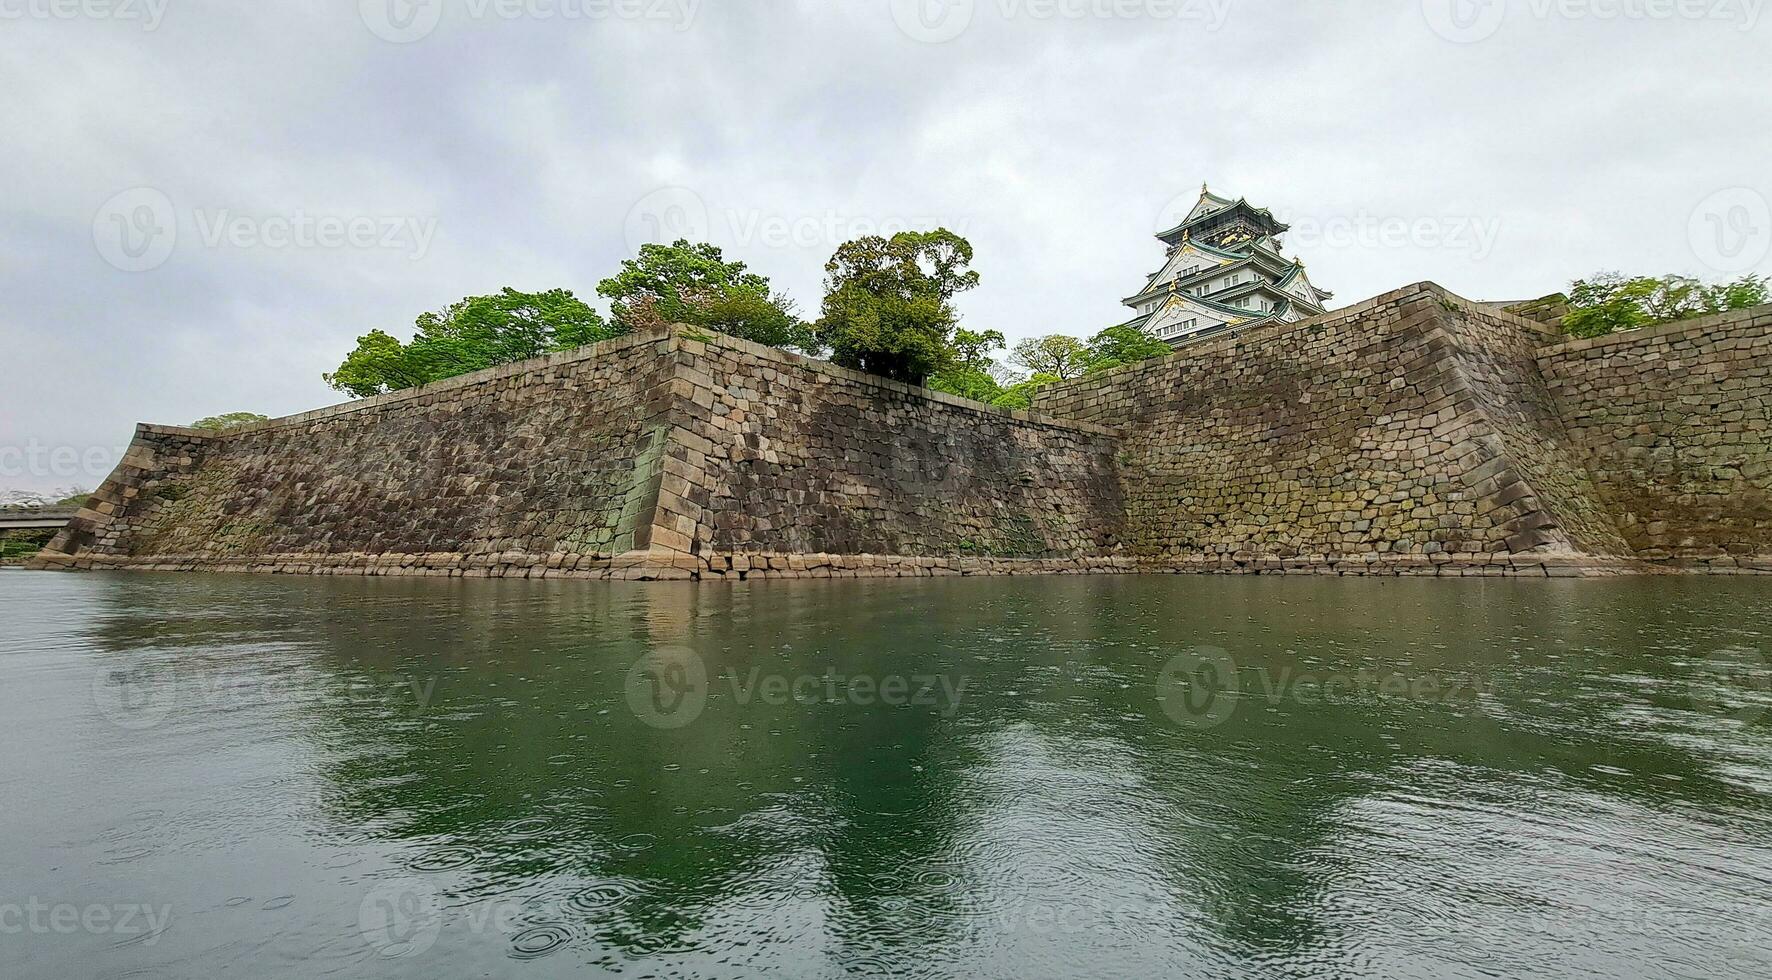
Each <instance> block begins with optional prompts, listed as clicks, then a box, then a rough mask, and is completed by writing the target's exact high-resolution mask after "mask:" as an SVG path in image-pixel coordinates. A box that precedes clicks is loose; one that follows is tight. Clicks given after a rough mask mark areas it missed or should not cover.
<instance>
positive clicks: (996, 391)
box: [927, 327, 1008, 402]
mask: <svg viewBox="0 0 1772 980" xmlns="http://www.w3.org/2000/svg"><path fill="white" fill-rule="evenodd" d="M1006 343H1008V341H1007V340H1006V339H1004V337H1003V333H1002V331H999V330H986V331H984V332H982V333H974V332H973V331H971V330H967V329H966V328H964V327H961V328H958V329H956V330H955V331H954V338H953V341H952V343H950V344H949V345H948V355H949V356H948V363H946V364H944V365H942V366H941V368H940V369H939V370H937V371H936V372H935V373H934V374H932V375H930V376H929V380H928V382H927V383H928V386H929V387H930V388H931V389H933V390H935V391H945V392H947V393H948V394H950V395H958V396H960V397H961V398H970V399H972V400H973V401H979V402H989V401H991V400H992V399H994V398H996V397H997V396H999V395H1001V394H1002V393H1003V385H1002V377H1001V376H1002V375H1003V374H1004V371H1003V368H1002V367H1001V366H1000V365H999V364H997V362H996V361H994V360H992V359H991V354H990V352H991V351H993V350H1002V349H1003V346H1004V344H1006Z"/></svg>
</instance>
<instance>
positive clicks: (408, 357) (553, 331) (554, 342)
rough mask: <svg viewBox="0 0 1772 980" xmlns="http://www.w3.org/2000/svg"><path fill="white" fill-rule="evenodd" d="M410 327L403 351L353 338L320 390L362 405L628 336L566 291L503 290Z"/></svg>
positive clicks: (370, 338) (375, 335)
mask: <svg viewBox="0 0 1772 980" xmlns="http://www.w3.org/2000/svg"><path fill="white" fill-rule="evenodd" d="M417 326H418V330H417V333H416V334H415V335H414V336H413V338H412V341H411V342H410V343H406V344H402V343H400V341H399V340H397V339H395V338H394V337H393V336H391V335H389V334H387V333H384V332H383V331H381V330H371V331H370V332H369V333H368V334H366V335H364V336H362V337H359V338H358V339H357V347H356V349H355V350H353V351H351V353H350V356H348V357H346V358H345V361H344V363H343V364H340V365H339V368H338V370H337V371H334V372H333V373H331V374H328V375H325V378H326V383H327V384H329V385H331V386H332V387H334V388H336V389H338V390H339V391H345V392H349V393H350V394H352V395H354V396H356V397H358V398H366V397H368V396H370V395H379V394H383V393H386V392H389V391H398V390H400V389H402V388H412V387H416V386H418V385H422V384H429V383H430V382H433V381H441V380H443V379H444V378H453V377H455V376H456V375H458V374H467V373H468V372H470V371H479V370H482V369H484V368H489V367H497V366H498V365H500V364H510V363H513V362H515V361H521V360H525V359H527V358H531V357H539V356H541V355H543V354H547V353H550V352H553V351H560V350H570V349H572V348H574V347H580V346H583V345H585V344H592V343H596V342H598V341H601V340H608V339H610V338H611V337H617V336H620V335H621V334H623V333H626V332H627V331H626V330H625V329H624V328H622V327H619V326H610V325H609V324H608V323H605V322H604V320H603V318H602V317H601V316H599V315H598V314H597V311H596V310H593V309H591V308H590V307H589V306H586V305H585V304H584V303H583V302H582V301H581V300H579V299H578V298H577V297H576V296H574V295H572V292H571V290H566V289H550V290H548V291H547V292H542V293H521V292H518V291H517V290H515V289H511V288H510V287H508V286H507V287H506V288H505V289H504V290H503V291H501V292H499V293H497V294H494V295H491V296H469V297H467V298H466V299H463V300H461V301H460V302H457V303H454V304H451V305H450V306H449V307H448V308H447V309H445V310H443V311H442V312H439V313H425V314H423V315H421V316H420V317H419V318H418V324H417Z"/></svg>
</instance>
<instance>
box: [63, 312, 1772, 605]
mask: <svg viewBox="0 0 1772 980" xmlns="http://www.w3.org/2000/svg"><path fill="white" fill-rule="evenodd" d="M1769 331H1772V308H1767V309H1763V310H1759V311H1750V312H1748V313H1745V314H1739V315H1734V316H1730V317H1724V318H1719V319H1714V320H1709V321H1700V322H1696V323H1688V324H1680V325H1675V326H1671V327H1663V328H1657V329H1652V330H1645V331H1638V332H1634V333H1631V334H1626V335H1619V336H1616V337H1611V338H1605V339H1603V340H1599V341H1580V342H1574V343H1569V342H1565V341H1564V338H1563V337H1562V336H1561V335H1560V334H1558V333H1556V332H1555V331H1554V330H1553V329H1552V328H1550V327H1548V326H1547V325H1545V324H1542V323H1538V322H1535V321H1533V320H1529V319H1525V318H1521V317H1519V316H1516V315H1513V314H1511V313H1508V312H1506V311H1503V310H1499V309H1496V308H1495V307H1493V306H1492V305H1483V304H1475V303H1470V302H1467V301H1465V300H1462V299H1459V298H1457V297H1455V296H1452V295H1450V294H1448V293H1446V292H1445V291H1444V290H1442V289H1440V288H1439V287H1437V286H1433V285H1432V284H1427V283H1422V284H1418V285H1415V286H1411V287H1408V288H1405V289H1401V290H1397V291H1395V292H1392V293H1388V294H1386V295H1384V296H1380V297H1377V298H1375V299H1372V300H1369V301H1367V302H1365V303H1361V304H1359V305H1357V306H1354V307H1351V308H1348V309H1345V310H1339V311H1336V312H1334V313H1331V314H1328V315H1325V316H1321V317H1317V318H1314V319H1311V320H1305V321H1301V322H1299V323H1293V324H1270V325H1264V326H1260V327H1257V328H1252V329H1250V330H1248V331H1246V332H1242V333H1230V334H1224V335H1218V336H1214V337H1210V338H1204V339H1202V340H1200V341H1197V342H1195V343H1192V344H1189V345H1187V346H1185V347H1183V348H1182V349H1181V350H1179V351H1178V352H1177V353H1175V354H1173V355H1170V356H1167V357H1163V358H1158V359H1154V360H1151V361H1146V362H1143V363H1140V364H1135V365H1127V366H1125V367H1121V368H1118V369H1115V370H1113V371H1109V372H1104V373H1103V374H1100V375H1095V376H1091V377H1088V378H1085V379H1081V380H1079V381H1074V382H1069V383H1065V384H1061V385H1057V386H1054V387H1052V388H1049V389H1047V390H1045V391H1043V392H1042V393H1041V394H1040V396H1039V398H1038V400H1037V402H1036V405H1035V409H1036V411H1035V412H1031V413H1030V412H1009V411H1004V410H1000V409H994V408H990V407H988V406H984V405H980V404H977V403H974V402H968V401H965V400H963V399H958V398H953V397H950V396H947V395H941V394H937V393H934V392H929V391H926V390H923V389H916V388H910V387H907V386H905V385H900V384H896V383H893V382H889V381H884V380H881V379H879V378H874V377H871V376H868V375H864V374H860V373H857V372H853V371H846V370H844V369H842V368H838V367H835V366H833V365H830V364H828V363H824V362H820V361H812V360H809V359H806V358H802V357H797V356H793V355H789V354H785V353H783V352H781V351H777V350H772V349H769V348H764V347H758V346H756V345H753V344H748V343H745V342H743V341H738V340H734V339H732V338H729V337H724V336H720V335H714V334H705V333H700V332H696V331H693V330H689V329H686V328H681V327H679V328H673V329H671V330H659V331H655V332H651V333H646V334H639V335H634V336H629V337H623V338H619V339H617V340H613V341H609V342H607V343H604V344H599V345H596V346H594V347H589V348H584V349H582V350H578V351H574V352H571V353H567V354H560V355H555V356H552V357H548V358H542V359H538V360H534V361H528V362H524V363H522V364H515V365H511V366H508V367H504V368H498V369H495V370H492V371H483V372H480V373H477V374H473V375H467V376H464V377H461V378H455V379H451V380H449V381H445V382H440V383H438V384H435V385H429V386H426V387H424V388H420V389H416V390H414V391H409V392H400V393H397V394H393V395H387V396H383V397H381V398H374V399H367V400H364V401H359V402H353V403H350V404H346V405H341V406H336V407H334V408H328V409H323V410H321V411H317V412H310V413H308V414H305V415H299V416H294V417H291V418H287V419H278V420H274V421H271V422H266V423H260V424H258V425H253V426H248V427H245V428H242V429H239V430H234V431H230V432H227V433H220V434H217V433H210V432H201V431H196V430H191V429H178V428H168V427H162V426H149V425H144V426H141V427H140V428H139V429H138V431H137V433H136V437H135V441H134V443H133V444H132V445H131V447H130V449H129V452H128V454H127V455H126V456H125V458H124V460H123V462H122V463H121V464H120V465H119V466H118V468H117V470H116V472H115V473H113V474H112V476H111V478H110V479H109V480H107V481H106V483H105V484H104V485H103V486H102V487H100V488H99V490H98V491H97V492H95V493H94V495H93V498H92V500H91V502H90V503H89V505H88V506H87V508H85V509H83V510H82V511H81V512H80V513H79V514H78V515H77V516H76V517H75V519H74V520H73V521H72V522H71V523H70V524H69V525H68V527H67V529H66V530H65V531H63V532H62V533H61V534H59V535H58V536H57V537H56V539H55V540H54V541H53V542H51V544H50V545H49V547H48V548H46V549H45V550H44V551H43V553H42V554H41V555H39V556H38V559H37V560H36V564H37V565H38V566H39V567H73V568H106V567H117V568H150V569H177V570H187V569H210V570H250V571H271V572H293V573H316V574H371V575H381V574H387V575H393V574H399V575H448V576H500V577H504V576H524V577H575V578H608V577H615V578H644V579H657V578H713V577H731V578H747V577H760V576H783V577H799V576H817V577H833V576H858V575H940V574H977V573H1009V574H1014V573H1026V572H1079V571H1087V572H1096V571H1112V572H1127V571H1226V572H1249V571H1253V572H1266V571H1273V572H1314V573H1330V574H1432V575H1449V574H1459V575H1490V574H1536V575H1545V574H1553V575H1562V574H1587V573H1593V572H1610V571H1623V570H1641V569H1643V568H1645V567H1647V566H1646V565H1645V564H1644V562H1652V563H1663V564H1673V565H1676V566H1694V567H1702V568H1705V569H1709V570H1728V571H1737V570H1754V571H1758V570H1772V486H1769V483H1772V472H1769V463H1772V455H1769V453H1768V446H1767V431H1768V425H1769V423H1772V406H1769V402H1768V398H1769V394H1772V392H1769V387H1768V382H1769V380H1772V379H1769V378H1768V376H1767V372H1768V370H1769V368H1768V367H1767V361H1768V358H1767V355H1768V354H1769V353H1772V339H1769Z"/></svg>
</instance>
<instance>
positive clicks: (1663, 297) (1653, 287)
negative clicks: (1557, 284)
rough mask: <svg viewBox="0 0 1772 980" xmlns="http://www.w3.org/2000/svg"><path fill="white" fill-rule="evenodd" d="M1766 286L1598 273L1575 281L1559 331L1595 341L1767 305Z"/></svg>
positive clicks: (1750, 280)
mask: <svg viewBox="0 0 1772 980" xmlns="http://www.w3.org/2000/svg"><path fill="white" fill-rule="evenodd" d="M1767 285H1768V283H1767V280H1766V278H1765V277H1763V276H1752V275H1749V276H1743V277H1742V278H1740V279H1737V280H1735V281H1734V282H1728V283H1719V284H1715V285H1706V284H1705V283H1702V282H1700V281H1699V280H1697V279H1692V278H1688V277H1686V276H1679V275H1667V276H1662V277H1661V278H1659V279H1656V278H1653V277H1649V276H1640V277H1637V278H1635V279H1627V278H1625V277H1624V276H1622V275H1620V274H1618V273H1616V272H1602V273H1599V274H1598V275H1595V276H1593V277H1592V278H1588V279H1577V280H1575V283H1574V285H1572V286H1571V287H1570V289H1569V315H1568V316H1565V317H1564V318H1563V331H1564V332H1565V333H1568V334H1570V335H1572V336H1575V337H1599V336H1603V335H1605V334H1609V333H1612V332H1613V331H1615V330H1635V329H1636V328H1638V327H1646V326H1649V325H1651V324H1655V323H1666V322H1669V321H1672V320H1689V319H1692V318H1693V317H1700V316H1708V315H1710V314H1712V313H1724V312H1727V311H1729V310H1744V309H1747V308H1748V307H1751V306H1760V305H1762V304H1765V303H1766V302H1768V300H1769V297H1768V295H1767V293H1768V290H1767Z"/></svg>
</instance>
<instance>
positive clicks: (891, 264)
mask: <svg viewBox="0 0 1772 980" xmlns="http://www.w3.org/2000/svg"><path fill="white" fill-rule="evenodd" d="M971 264H972V244H971V243H970V242H968V241H967V240H966V239H964V238H961V237H960V236H959V235H956V234H954V233H953V232H951V231H948V230H947V229H946V228H938V229H936V230H935V231H931V232H915V231H905V232H899V233H898V234H896V235H893V236H892V237H891V238H882V237H880V236H878V235H872V236H869V237H867V238H858V239H856V240H855V241H851V242H845V243H843V244H842V245H841V246H839V247H838V248H837V251H836V254H834V255H832V256H831V260H830V261H829V262H828V263H826V264H825V297H824V304H823V310H822V312H823V316H822V317H820V319H819V321H818V325H817V330H818V337H819V339H820V341H822V342H823V343H824V344H826V345H828V346H829V347H830V348H831V355H832V356H831V359H832V360H833V361H835V362H836V363H837V364H839V365H842V366H843V367H847V368H855V369H857V370H861V371H867V372H869V373H871V374H877V375H880V376H881V377H886V378H891V379H893V380H896V381H904V382H908V383H910V384H922V383H923V382H924V381H925V380H926V379H927V378H928V377H929V376H930V375H931V374H933V373H934V372H936V371H937V370H940V369H941V368H942V367H943V366H945V365H946V364H948V363H950V362H951V361H952V360H953V357H954V352H953V349H952V347H951V338H952V335H953V332H954V328H955V327H956V326H957V324H958V322H959V314H958V313H957V312H956V311H955V310H954V307H953V298H954V297H955V296H957V295H959V294H960V293H962V292H965V291H966V290H968V289H971V288H973V287H974V286H977V285H978V273H977V272H974V271H972V270H971V268H970V266H971Z"/></svg>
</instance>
